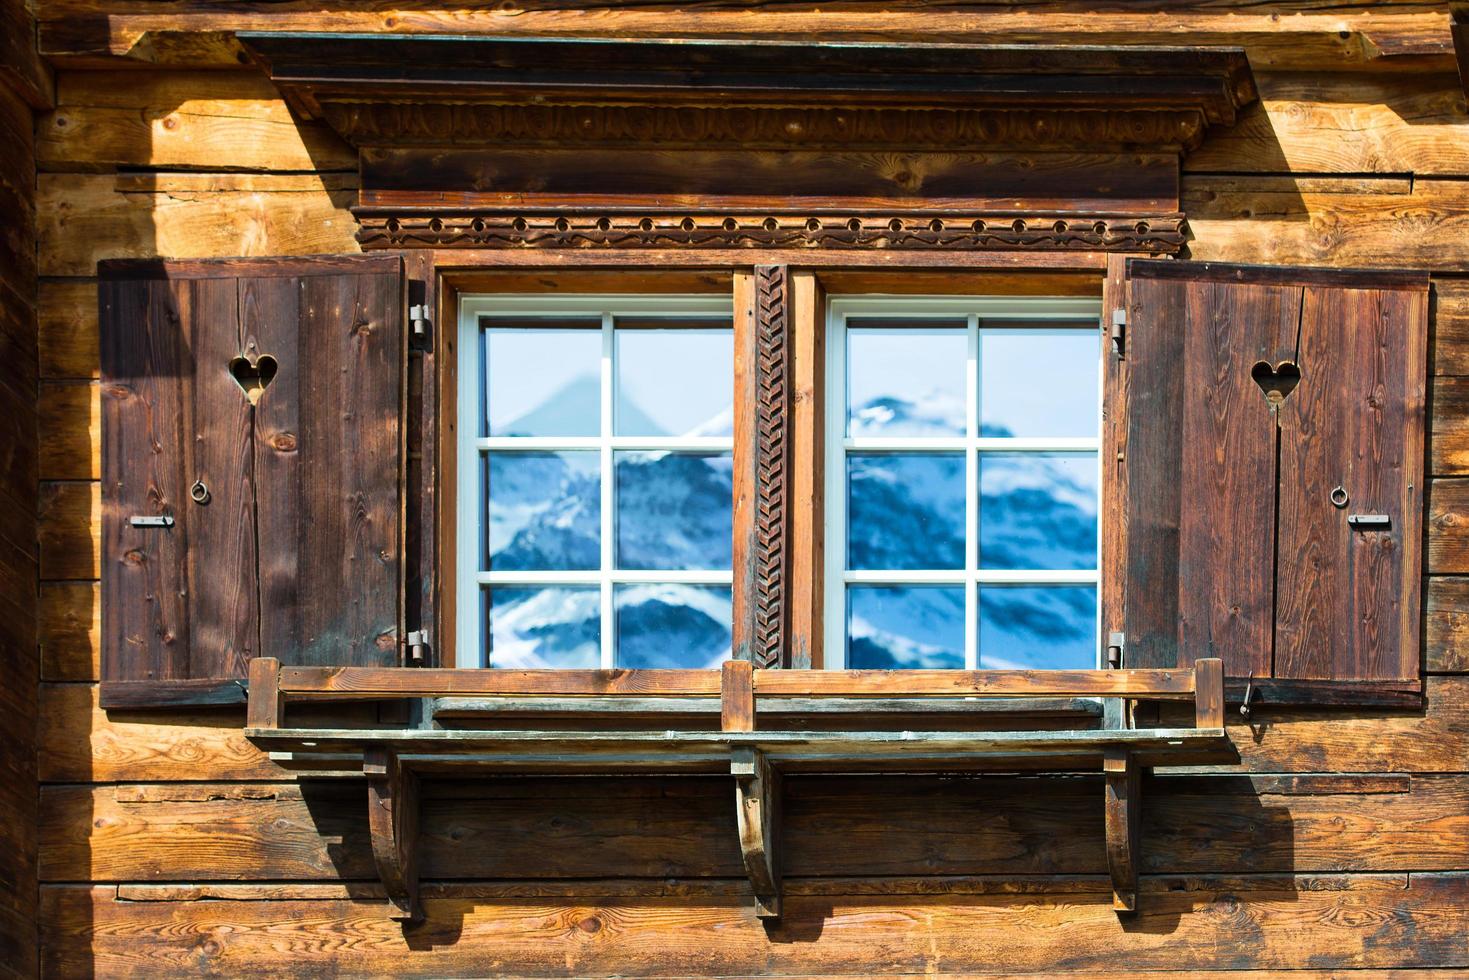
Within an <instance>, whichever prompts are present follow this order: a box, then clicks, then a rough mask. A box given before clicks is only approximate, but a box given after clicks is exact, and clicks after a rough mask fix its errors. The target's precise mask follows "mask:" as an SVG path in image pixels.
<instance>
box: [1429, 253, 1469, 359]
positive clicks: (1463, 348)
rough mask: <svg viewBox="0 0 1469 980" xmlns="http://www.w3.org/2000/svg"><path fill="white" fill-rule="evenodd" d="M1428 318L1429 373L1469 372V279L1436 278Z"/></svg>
mask: <svg viewBox="0 0 1469 980" xmlns="http://www.w3.org/2000/svg"><path fill="white" fill-rule="evenodd" d="M1429 319H1430V320H1431V321H1432V324H1433V354H1432V361H1431V370H1432V373H1433V374H1435V375H1463V374H1469V279H1459V278H1452V279H1451V278H1438V277H1435V278H1434V280H1433V295H1432V299H1431V306H1430V313H1429Z"/></svg>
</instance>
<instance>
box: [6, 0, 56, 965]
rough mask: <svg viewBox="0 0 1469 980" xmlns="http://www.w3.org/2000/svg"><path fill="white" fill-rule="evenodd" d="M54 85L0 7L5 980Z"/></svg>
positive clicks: (18, 921)
mask: <svg viewBox="0 0 1469 980" xmlns="http://www.w3.org/2000/svg"><path fill="white" fill-rule="evenodd" d="M50 99H51V77H50V74H49V72H48V71H47V70H46V69H45V68H44V66H43V65H42V64H41V61H40V59H39V58H38V56H37V54H36V27H35V22H34V20H33V19H32V17H31V14H30V11H28V10H27V9H26V7H25V5H24V4H23V3H22V2H21V0H0V216H3V225H0V977H31V976H34V975H35V974H36V970H37V966H38V959H37V945H38V933H37V927H36V922H37V919H36V916H37V900H38V897H39V896H38V891H37V879H36V817H37V806H38V787H37V783H36V718H37V715H36V698H37V695H38V693H39V689H38V687H37V685H38V682H39V678H40V659H39V653H38V651H39V647H38V645H37V641H36V606H37V557H38V549H37V541H36V491H37V487H38V470H37V427H36V411H37V399H36V200H35V198H36V154H35V139H34V129H33V120H32V113H33V111H34V109H36V108H38V107H40V106H43V105H47V104H49V102H50Z"/></svg>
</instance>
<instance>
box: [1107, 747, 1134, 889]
mask: <svg viewBox="0 0 1469 980" xmlns="http://www.w3.org/2000/svg"><path fill="white" fill-rule="evenodd" d="M1102 771H1103V774H1104V776H1105V777H1106V794H1107V796H1106V830H1107V870H1108V871H1109V872H1110V873H1111V875H1112V907H1113V908H1114V909H1116V910H1117V911H1118V912H1136V911H1137V873H1138V845H1139V841H1140V836H1139V829H1140V827H1141V819H1142V813H1141V811H1140V805H1141V804H1140V800H1139V797H1140V795H1141V794H1140V790H1141V778H1140V774H1141V771H1142V770H1141V767H1140V766H1139V765H1138V762H1137V759H1136V758H1135V757H1134V756H1133V754H1132V753H1131V752H1129V751H1128V750H1127V749H1125V748H1121V747H1116V748H1109V749H1107V751H1106V755H1105V756H1104V757H1103V760H1102Z"/></svg>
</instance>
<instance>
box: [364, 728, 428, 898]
mask: <svg viewBox="0 0 1469 980" xmlns="http://www.w3.org/2000/svg"><path fill="white" fill-rule="evenodd" d="M362 772H363V774H364V775H365V776H366V777H367V821H368V828H369V830H370V831H371V832H372V858H373V861H374V862H375V863H376V864H377V873H378V877H379V878H381V879H382V883H383V888H384V889H385V890H386V891H387V893H388V901H389V903H390V904H391V911H390V912H389V915H390V916H391V917H392V918H394V919H397V920H399V921H402V922H417V921H418V920H420V919H421V918H423V910H422V909H421V908H420V906H419V904H418V776H417V775H416V774H415V773H414V772H412V771H411V770H409V769H408V768H406V767H405V766H404V765H403V764H402V763H401V762H400V761H399V759H398V753H397V752H396V751H395V750H393V749H391V748H384V747H382V746H376V745H374V746H369V747H367V748H366V749H364V750H363V754H362Z"/></svg>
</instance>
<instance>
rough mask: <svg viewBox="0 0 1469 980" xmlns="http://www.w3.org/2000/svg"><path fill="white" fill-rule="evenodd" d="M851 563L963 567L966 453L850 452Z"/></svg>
mask: <svg viewBox="0 0 1469 980" xmlns="http://www.w3.org/2000/svg"><path fill="white" fill-rule="evenodd" d="M847 528H848V530H847V567H848V568H852V569H893V570H899V569H902V570H908V569H918V568H963V567H964V454H963V453H853V454H851V455H849V456H848V457H847Z"/></svg>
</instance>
